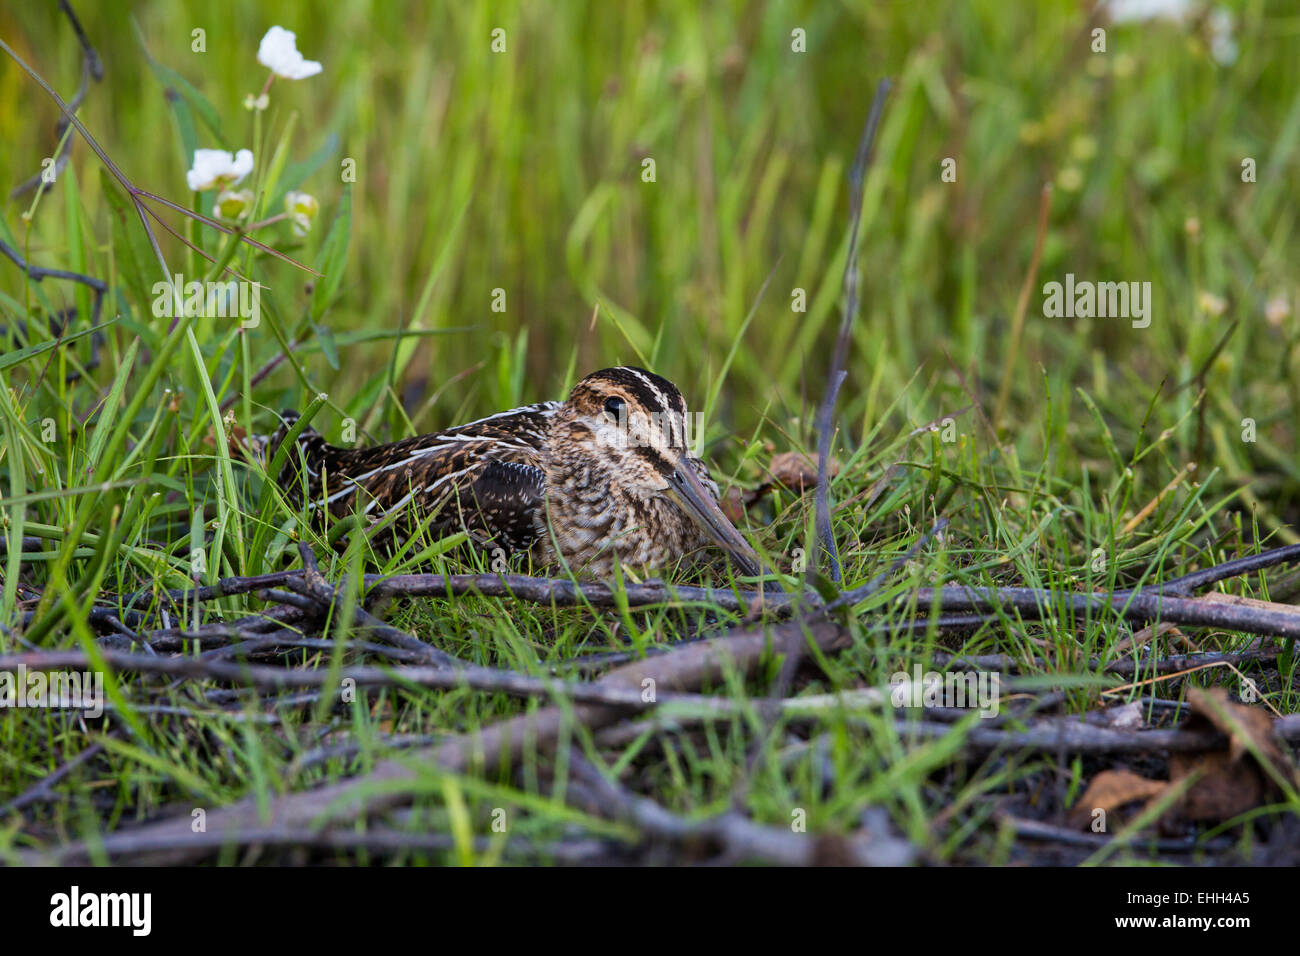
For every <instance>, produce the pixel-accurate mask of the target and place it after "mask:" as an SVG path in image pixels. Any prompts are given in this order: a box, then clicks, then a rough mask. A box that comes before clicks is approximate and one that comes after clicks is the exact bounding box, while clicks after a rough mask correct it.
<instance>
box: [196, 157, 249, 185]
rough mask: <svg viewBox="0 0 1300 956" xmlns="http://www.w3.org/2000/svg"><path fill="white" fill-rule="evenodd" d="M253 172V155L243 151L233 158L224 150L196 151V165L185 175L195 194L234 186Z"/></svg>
mask: <svg viewBox="0 0 1300 956" xmlns="http://www.w3.org/2000/svg"><path fill="white" fill-rule="evenodd" d="M252 171H253V154H252V152H251V151H250V150H247V149H241V150H240V151H239V152H238V153H235V154H234V155H233V156H232V155H231V154H230V153H228V152H226V151H225V150H224V149H196V150H195V151H194V165H193V166H191V167H190V171H189V172H187V173H186V174H185V182H187V183H188V184H189V187H190V189H192V190H194V191H195V192H203V191H204V190H207V189H216V188H217V187H218V186H222V187H224V186H233V185H235V184H236V183H238V182H239V181H240V180H241V179H243V178H244V177H245V176H247V175H248V174H249V173H251V172H252Z"/></svg>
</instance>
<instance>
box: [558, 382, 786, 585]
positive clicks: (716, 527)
mask: <svg viewBox="0 0 1300 956" xmlns="http://www.w3.org/2000/svg"><path fill="white" fill-rule="evenodd" d="M692 423H693V420H692V418H691V415H690V413H689V412H688V411H687V408H686V401H685V399H683V398H682V393H681V392H680V391H678V389H677V386H676V385H674V384H673V383H672V382H670V381H668V380H667V379H666V378H663V377H661V376H659V375H655V374H654V373H653V372H647V371H646V370H645V369H640V368H634V367H631V366H625V367H619V368H606V369H601V370H600V371H599V372H592V373H591V374H590V375H588V376H587V377H586V378H584V379H583V380H582V381H580V382H578V384H577V385H575V386H574V387H573V391H572V392H570V393H569V399H568V401H567V402H565V403H564V406H563V407H562V408H561V409H560V412H559V417H558V419H557V423H556V424H557V428H558V430H559V432H560V433H562V434H564V435H565V436H566V437H567V438H568V440H569V441H570V442H572V443H573V444H574V445H576V446H577V447H579V448H581V449H582V454H583V455H584V456H585V457H588V458H589V460H591V461H598V462H602V463H604V465H605V467H606V469H607V474H608V475H609V476H610V477H611V479H612V480H615V481H617V483H618V485H619V486H620V487H621V488H622V489H623V490H624V491H626V492H628V493H629V494H633V495H636V496H637V497H640V498H667V499H669V500H671V501H672V502H673V503H674V504H676V505H677V507H678V508H680V509H681V510H682V511H683V512H684V513H685V514H686V515H687V516H689V517H690V518H691V519H692V520H693V521H694V522H695V523H696V524H697V525H699V527H700V529H701V530H702V531H703V532H704V534H705V535H706V536H707V537H708V538H709V539H711V540H712V541H713V542H714V543H715V544H717V545H718V546H719V547H721V548H722V549H724V550H725V551H726V552H727V553H728V554H730V555H731V557H732V559H733V560H734V561H735V562H736V565H737V566H738V567H739V568H740V569H741V570H742V571H743V572H744V573H746V574H760V573H761V566H760V563H759V560H758V556H757V555H756V554H755V553H754V550H753V549H752V548H751V547H750V546H749V543H748V542H746V541H745V539H744V538H743V537H741V534H740V532H739V531H737V530H736V528H735V526H734V525H732V523H731V522H730V521H729V520H728V519H727V517H726V515H724V514H723V513H722V509H721V508H720V507H719V505H718V493H717V486H716V485H714V484H713V481H712V480H711V479H710V478H709V477H708V472H707V470H706V469H705V468H704V467H703V463H702V462H700V460H699V459H698V458H695V457H693V456H692V454H691V447H690V446H691V443H692V441H693V439H694V438H695V437H696V435H695V433H694V431H693V428H692Z"/></svg>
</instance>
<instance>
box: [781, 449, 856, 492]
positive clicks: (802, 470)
mask: <svg viewBox="0 0 1300 956" xmlns="http://www.w3.org/2000/svg"><path fill="white" fill-rule="evenodd" d="M767 470H768V474H769V475H771V483H772V484H779V485H784V486H785V487H787V488H789V489H790V490H791V491H797V492H799V494H803V493H804V492H805V491H811V490H812V489H814V488H816V487H817V462H816V461H815V460H814V459H812V458H810V457H808V456H807V455H805V454H804V453H803V452H798V451H783V452H781V454H779V455H775V456H774V457H773V458H772V463H771V464H770V465H768V468H767ZM826 470H827V471H828V472H830V475H831V477H832V478H833V477H834V476H835V475H837V474H839V471H840V466H839V464H838V463H837V462H835V460H834V459H831V460H830V461H827V463H826Z"/></svg>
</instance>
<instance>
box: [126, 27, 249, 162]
mask: <svg viewBox="0 0 1300 956" xmlns="http://www.w3.org/2000/svg"><path fill="white" fill-rule="evenodd" d="M131 25H132V26H134V27H135V35H136V39H137V40H139V41H140V49H141V50H142V51H144V56H145V59H146V60H148V61H149V68H150V69H151V70H153V75H154V76H155V77H157V79H158V82H159V83H161V84H162V85H163V86H164V87H166V88H170V89H173V90H175V91H176V92H177V93H179V94H180V95H181V96H183V97H184V98H185V101H186V102H187V103H189V105H190V106H192V107H193V108H194V112H196V113H198V114H199V119H200V120H202V121H203V125H204V126H206V127H207V128H208V129H209V130H210V131H211V133H212V135H213V136H215V137H216V138H217V142H218V143H220V144H221V148H222V149H226V148H227V146H226V136H225V134H224V133H223V132H221V119H220V117H218V116H217V111H216V110H215V109H213V108H212V104H211V103H209V102H208V100H207V98H206V97H205V96H204V95H203V94H202V93H200V92H199V91H198V90H197V89H196V88H195V87H194V85H193V84H191V83H190V81H189V80H187V79H185V77H183V76H181V75H180V74H179V73H177V72H176V71H175V70H173V69H172V68H171V67H170V66H165V65H164V64H162V63H159V62H158V61H157V60H155V59H154V58H153V56H152V54H150V53H149V47H147V46H146V45H145V42H144V34H143V33H141V32H140V24H138V23H136V22H135V21H134V20H132V24H131ZM190 155H191V156H193V153H192V152H191V153H190Z"/></svg>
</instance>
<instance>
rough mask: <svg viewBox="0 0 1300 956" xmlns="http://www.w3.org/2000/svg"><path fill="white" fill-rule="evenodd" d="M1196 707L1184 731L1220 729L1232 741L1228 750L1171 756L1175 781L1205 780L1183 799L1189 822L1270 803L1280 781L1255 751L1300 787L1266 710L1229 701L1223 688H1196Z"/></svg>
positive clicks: (1190, 696) (1191, 697) (1192, 699)
mask: <svg viewBox="0 0 1300 956" xmlns="http://www.w3.org/2000/svg"><path fill="white" fill-rule="evenodd" d="M1187 702H1188V704H1189V705H1190V706H1191V708H1192V716H1191V717H1190V718H1188V720H1187V723H1186V724H1185V725H1184V728H1185V729H1187V730H1216V731H1218V732H1219V733H1221V734H1223V735H1224V736H1226V737H1227V738H1228V749H1227V750H1216V751H1206V752H1203V753H1190V754H1188V753H1175V754H1171V755H1170V757H1169V777H1170V781H1171V782H1173V783H1178V782H1179V781H1180V780H1183V779H1185V778H1186V777H1188V776H1190V775H1191V774H1193V773H1198V772H1199V774H1200V779H1198V780H1197V781H1196V782H1195V783H1193V784H1192V785H1191V787H1190V789H1188V791H1187V792H1186V793H1185V794H1184V795H1183V799H1182V801H1181V802H1180V804H1179V812H1180V813H1181V814H1182V815H1183V816H1184V817H1186V818H1187V819H1189V820H1224V819H1227V818H1229V817H1233V816H1236V815H1237V814H1239V813H1244V812H1246V811H1247V810H1249V809H1251V808H1252V807H1257V806H1259V805H1260V804H1261V803H1264V802H1265V801H1266V800H1268V799H1269V798H1270V797H1271V795H1272V794H1273V793H1274V792H1275V791H1276V790H1277V783H1276V781H1275V780H1273V779H1272V777H1271V775H1270V774H1269V773H1268V772H1267V771H1266V770H1265V769H1264V767H1263V765H1261V763H1260V760H1259V759H1257V758H1256V756H1255V754H1253V753H1251V746H1252V745H1253V747H1254V749H1255V751H1256V752H1257V753H1258V754H1259V755H1260V757H1262V758H1263V760H1264V761H1266V762H1267V764H1268V765H1269V766H1271V767H1272V768H1273V769H1274V770H1275V771H1276V772H1277V773H1278V774H1279V775H1280V776H1282V778H1283V779H1285V780H1289V781H1291V782H1292V783H1293V784H1300V777H1298V776H1297V774H1296V770H1295V767H1293V766H1292V765H1291V762H1290V761H1289V760H1288V759H1287V757H1286V755H1285V754H1284V753H1283V752H1282V748H1281V747H1280V746H1278V743H1277V740H1276V739H1275V738H1274V736H1273V720H1272V718H1270V717H1269V716H1268V714H1266V713H1265V712H1264V711H1263V710H1260V709H1259V708H1257V707H1249V706H1247V705H1245V704H1238V703H1236V702H1235V701H1232V700H1229V699H1228V692H1227V691H1226V690H1224V689H1223V688H1221V687H1215V688H1211V689H1210V690H1199V689H1196V688H1192V689H1190V690H1189V691H1188V692H1187Z"/></svg>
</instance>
